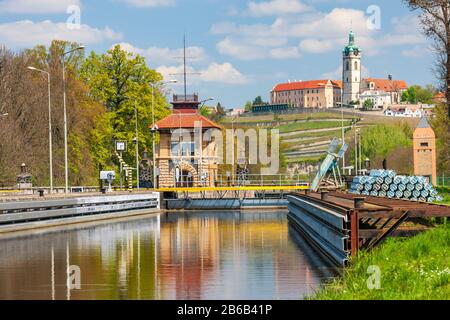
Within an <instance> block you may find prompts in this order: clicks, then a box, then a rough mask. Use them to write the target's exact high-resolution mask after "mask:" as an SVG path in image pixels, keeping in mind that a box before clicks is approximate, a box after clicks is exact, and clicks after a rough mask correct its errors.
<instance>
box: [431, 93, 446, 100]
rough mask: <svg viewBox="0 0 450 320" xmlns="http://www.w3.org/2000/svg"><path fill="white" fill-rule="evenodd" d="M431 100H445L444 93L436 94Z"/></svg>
mask: <svg viewBox="0 0 450 320" xmlns="http://www.w3.org/2000/svg"><path fill="white" fill-rule="evenodd" d="M433 99H445V93H443V92H438V93H436V94H435V95H434V96H433Z"/></svg>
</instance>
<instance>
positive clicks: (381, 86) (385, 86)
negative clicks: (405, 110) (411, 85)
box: [363, 78, 408, 92]
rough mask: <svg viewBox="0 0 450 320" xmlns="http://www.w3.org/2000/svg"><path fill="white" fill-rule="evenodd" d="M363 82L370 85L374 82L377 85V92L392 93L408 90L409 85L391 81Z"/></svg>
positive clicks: (368, 79)
mask: <svg viewBox="0 0 450 320" xmlns="http://www.w3.org/2000/svg"><path fill="white" fill-rule="evenodd" d="M363 81H366V82H368V83H370V82H373V83H374V84H375V90H382V91H385V92H392V91H397V90H407V89H408V85H407V84H406V82H405V81H404V80H389V79H374V78H367V79H364V80H363Z"/></svg>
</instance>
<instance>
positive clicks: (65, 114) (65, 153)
mask: <svg viewBox="0 0 450 320" xmlns="http://www.w3.org/2000/svg"><path fill="white" fill-rule="evenodd" d="M84 48H85V47H84V46H79V47H78V48H75V49H72V50H69V51H67V52H64V53H63V54H62V55H61V64H62V75H63V99H64V172H65V192H66V193H69V161H68V153H69V151H68V146H67V102H66V100H67V97H66V66H65V62H64V60H65V57H66V55H68V54H70V53H72V52H74V51H77V50H82V49H84Z"/></svg>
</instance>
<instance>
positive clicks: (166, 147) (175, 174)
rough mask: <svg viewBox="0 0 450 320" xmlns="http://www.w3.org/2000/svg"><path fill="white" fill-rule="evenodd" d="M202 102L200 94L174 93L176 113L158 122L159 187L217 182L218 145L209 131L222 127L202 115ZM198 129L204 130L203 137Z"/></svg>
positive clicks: (197, 185) (157, 159)
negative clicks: (200, 110)
mask: <svg viewBox="0 0 450 320" xmlns="http://www.w3.org/2000/svg"><path fill="white" fill-rule="evenodd" d="M199 104H200V102H199V99H198V95H196V94H195V95H174V97H173V102H172V105H173V113H172V114H171V115H169V116H168V117H166V118H164V119H162V120H160V121H158V122H157V123H156V128H157V130H158V132H159V134H160V142H159V145H158V146H157V149H156V166H157V168H159V176H158V181H157V186H158V187H159V188H174V187H186V188H188V187H200V186H203V187H213V186H214V185H215V181H216V180H217V172H218V148H217V145H216V142H215V141H214V139H213V137H212V135H211V134H207V133H208V132H209V133H211V132H210V131H209V130H221V127H220V126H219V125H217V124H216V123H214V122H212V121H211V120H209V119H207V118H206V117H204V116H202V115H200V114H199V112H198V111H199ZM196 130H198V131H201V135H199V136H200V139H198V138H197V137H196V134H197V135H198V131H197V133H196ZM176 131H178V133H177V132H176ZM200 140H201V142H200Z"/></svg>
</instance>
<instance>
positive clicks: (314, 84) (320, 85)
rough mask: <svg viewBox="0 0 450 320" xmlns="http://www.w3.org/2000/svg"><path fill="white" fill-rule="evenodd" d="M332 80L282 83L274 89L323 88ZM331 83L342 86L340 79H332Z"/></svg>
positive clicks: (277, 90) (276, 90)
mask: <svg viewBox="0 0 450 320" xmlns="http://www.w3.org/2000/svg"><path fill="white" fill-rule="evenodd" d="M328 81H330V80H310V81H301V82H291V83H280V84H278V85H276V86H275V88H273V91H275V92H279V91H293V90H305V89H321V88H323V87H325V86H326V84H327V83H328ZM331 84H332V85H333V86H334V87H339V88H340V87H341V86H340V83H339V81H334V80H331Z"/></svg>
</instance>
